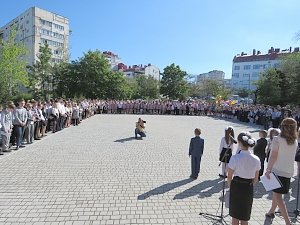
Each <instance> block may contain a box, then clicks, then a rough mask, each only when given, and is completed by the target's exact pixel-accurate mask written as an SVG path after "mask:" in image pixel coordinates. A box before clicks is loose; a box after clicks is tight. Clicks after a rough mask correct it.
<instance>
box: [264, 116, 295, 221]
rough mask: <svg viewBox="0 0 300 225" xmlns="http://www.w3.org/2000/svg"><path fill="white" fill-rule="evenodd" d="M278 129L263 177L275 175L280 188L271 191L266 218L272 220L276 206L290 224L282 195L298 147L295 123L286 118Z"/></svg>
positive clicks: (285, 192)
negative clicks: (271, 195) (279, 131)
mask: <svg viewBox="0 0 300 225" xmlns="http://www.w3.org/2000/svg"><path fill="white" fill-rule="evenodd" d="M280 129H281V133H280V135H279V136H277V137H274V138H273V141H272V144H271V154H270V158H269V162H268V167H267V172H266V173H265V175H266V177H268V178H270V173H271V172H273V173H274V174H276V175H277V176H278V178H279V180H280V181H281V184H282V187H281V188H277V189H275V190H273V197H272V206H271V208H270V210H269V212H268V213H267V214H266V217H270V218H274V217H275V210H276V208H277V206H278V207H279V209H280V212H281V215H282V216H283V218H284V220H285V224H291V222H290V219H289V216H288V213H287V209H286V206H285V203H284V201H283V199H282V197H283V196H282V195H283V194H287V193H288V192H289V189H290V180H291V177H292V176H293V175H294V160H295V154H296V150H297V147H298V142H297V138H298V137H297V122H296V120H294V119H292V118H286V119H284V120H283V121H282V122H281V125H280Z"/></svg>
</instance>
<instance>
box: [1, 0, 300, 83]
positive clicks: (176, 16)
mask: <svg viewBox="0 0 300 225" xmlns="http://www.w3.org/2000/svg"><path fill="white" fill-rule="evenodd" d="M31 6H37V7H40V8H43V9H46V10H49V11H52V12H55V13H57V14H60V15H63V16H66V17H68V18H69V21H70V28H71V30H72V31H73V32H72V35H71V39H70V53H71V58H72V59H76V58H78V57H81V56H82V55H83V52H86V51H88V50H89V49H91V50H95V49H99V50H101V51H105V50H109V51H112V52H114V53H116V54H118V55H119V56H120V57H121V58H122V59H123V61H124V63H125V64H127V65H133V64H147V63H152V64H154V65H156V66H158V67H159V68H160V69H163V68H164V67H166V66H167V65H170V64H171V63H175V64H178V65H179V66H180V67H181V68H182V69H184V70H185V71H187V72H188V73H190V74H199V73H204V72H208V71H210V70H214V69H217V70H223V71H224V72H225V73H226V77H227V78H230V77H231V67H232V59H233V57H234V56H235V55H236V54H239V53H241V52H242V51H244V52H248V53H250V52H252V49H254V48H255V49H257V50H260V51H261V52H262V53H264V52H267V50H268V49H269V48H270V47H271V46H273V47H276V48H277V47H278V48H281V49H285V48H289V47H290V46H292V47H295V46H299V45H300V42H296V40H295V36H296V33H297V32H298V31H299V30H300V24H299V11H300V2H299V0H284V1H279V0H225V1H224V0H85V1H79V0H77V1H74V0H73V1H71V0H63V1H62V0H39V1H37V0H35V1H34V0H9V1H7V0H3V1H2V2H1V14H0V26H2V25H5V24H6V23H7V22H9V21H10V20H11V19H13V18H15V17H16V16H18V15H19V14H21V13H22V12H23V11H25V10H26V9H27V8H29V7H31Z"/></svg>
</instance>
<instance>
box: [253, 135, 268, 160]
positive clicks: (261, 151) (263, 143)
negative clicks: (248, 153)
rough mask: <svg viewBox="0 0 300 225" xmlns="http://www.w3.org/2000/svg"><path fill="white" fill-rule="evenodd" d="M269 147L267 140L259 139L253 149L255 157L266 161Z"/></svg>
mask: <svg viewBox="0 0 300 225" xmlns="http://www.w3.org/2000/svg"><path fill="white" fill-rule="evenodd" d="M267 145H268V141H267V139H265V138H260V139H258V140H257V142H256V145H255V146H254V149H253V153H254V155H256V156H258V157H259V158H260V159H265V158H266V147H267Z"/></svg>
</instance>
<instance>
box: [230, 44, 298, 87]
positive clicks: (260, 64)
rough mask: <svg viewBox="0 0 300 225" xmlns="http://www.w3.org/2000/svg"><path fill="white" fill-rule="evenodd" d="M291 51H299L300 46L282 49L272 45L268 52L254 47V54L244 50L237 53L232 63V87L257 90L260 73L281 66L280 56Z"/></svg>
mask: <svg viewBox="0 0 300 225" xmlns="http://www.w3.org/2000/svg"><path fill="white" fill-rule="evenodd" d="M291 52H299V48H294V49H292V48H291V47H290V48H289V49H285V50H280V49H279V48H276V49H274V48H273V47H271V48H270V49H269V50H268V53H267V54H261V52H260V51H257V52H256V50H255V49H253V52H252V54H250V55H247V54H245V53H244V52H242V53H241V54H239V55H237V56H235V57H234V59H233V63H232V79H231V87H232V88H234V89H246V90H255V89H256V86H255V82H256V81H257V80H259V78H260V74H261V73H262V72H263V71H265V70H266V69H269V68H278V67H280V62H281V60H280V56H282V55H284V54H288V53H291Z"/></svg>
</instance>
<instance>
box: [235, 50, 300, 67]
mask: <svg viewBox="0 0 300 225" xmlns="http://www.w3.org/2000/svg"><path fill="white" fill-rule="evenodd" d="M294 52H299V47H295V48H294V49H292V47H290V48H289V49H283V50H280V48H275V49H274V48H273V47H271V48H270V49H269V50H268V53H266V54H261V52H260V51H256V49H253V52H252V54H249V55H248V54H247V53H244V52H242V53H241V54H238V55H236V56H235V57H234V58H233V62H234V63H236V62H251V61H266V60H275V59H278V58H279V57H280V56H282V55H284V54H289V53H294Z"/></svg>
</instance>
